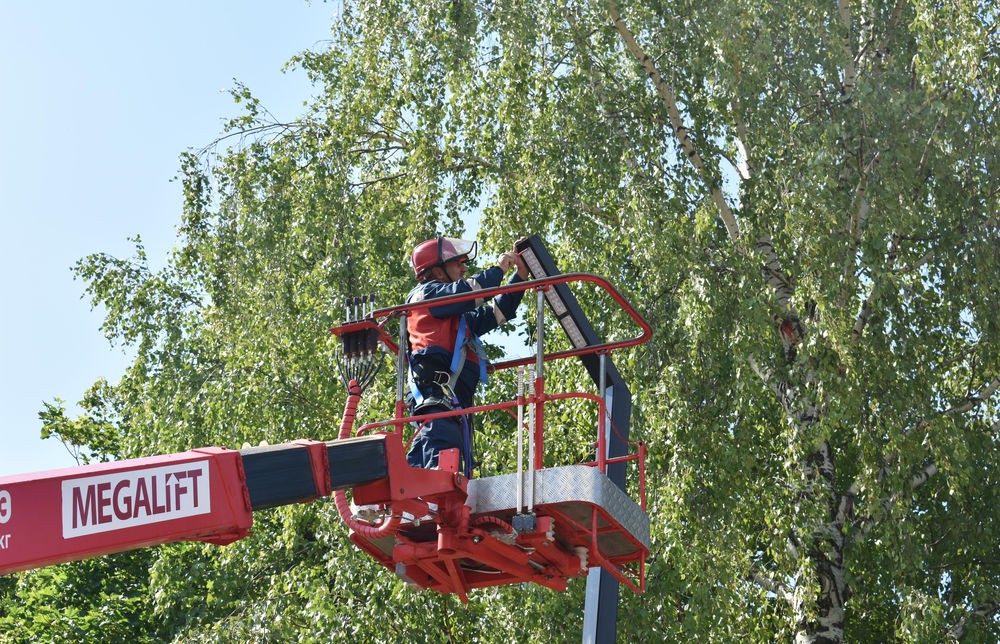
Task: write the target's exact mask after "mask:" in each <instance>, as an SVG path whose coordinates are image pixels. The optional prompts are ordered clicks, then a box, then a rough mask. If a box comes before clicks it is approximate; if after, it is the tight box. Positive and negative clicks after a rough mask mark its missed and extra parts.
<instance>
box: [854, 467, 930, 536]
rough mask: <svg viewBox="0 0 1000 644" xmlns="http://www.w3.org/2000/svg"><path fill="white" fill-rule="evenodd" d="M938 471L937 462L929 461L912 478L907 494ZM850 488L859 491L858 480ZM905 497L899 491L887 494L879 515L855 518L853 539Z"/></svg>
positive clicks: (866, 532) (869, 528) (864, 533)
mask: <svg viewBox="0 0 1000 644" xmlns="http://www.w3.org/2000/svg"><path fill="white" fill-rule="evenodd" d="M937 473H938V467H937V464H935V463H929V464H928V465H925V466H924V467H923V468H921V469H920V471H918V472H917V473H916V474H914V475H913V476H912V477H911V478H910V485H909V486H907V489H906V494H905V495H912V494H913V493H914V492H915V491H916V490H917V488H919V487H920V486H921V485H923V484H924V483H926V482H927V481H929V480H930V479H931V477H933V476H934V475H935V474H937ZM850 489H851V490H855V491H857V490H858V489H859V486H858V482H857V481H855V482H854V483H853V484H852V485H851V488H850ZM903 497H904V493H902V492H898V493H896V494H892V495H890V496H887V497H886V498H884V499H882V501H880V502H879V504H878V505H879V507H878V510H879V513H878V516H876V515H873V514H867V515H865V516H863V517H859V518H857V519H855V520H854V523H853V525H854V527H855V528H856V529H857V532H856V533H855V534H854V536H853V537H852V540H855V539H857V538H858V537H859V536H863V535H866V534H868V532H869V531H870V530H871V529H872V527H873V526H874V525H875V524H876V523H878V522H879V521H881V520H882V517H883V516H884V515H885V514H887V513H889V512H890V511H891V510H892V508H893V506H895V505H896V504H897V503H899V502H900V501H901V500H902V499H903Z"/></svg>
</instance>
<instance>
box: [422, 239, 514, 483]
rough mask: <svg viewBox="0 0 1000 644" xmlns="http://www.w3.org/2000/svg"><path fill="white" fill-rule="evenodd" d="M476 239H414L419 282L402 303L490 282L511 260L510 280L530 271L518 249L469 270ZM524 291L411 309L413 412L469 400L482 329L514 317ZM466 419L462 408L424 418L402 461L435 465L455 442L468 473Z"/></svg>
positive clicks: (482, 368) (481, 377) (482, 372)
mask: <svg viewBox="0 0 1000 644" xmlns="http://www.w3.org/2000/svg"><path fill="white" fill-rule="evenodd" d="M477 247H478V243H477V242H475V241H466V240H462V239H452V238H449V237H440V236H439V237H436V238H435V239H428V240H427V241H425V242H422V243H420V244H418V245H417V246H416V248H414V249H413V255H412V256H411V258H410V263H411V265H412V266H413V271H414V273H415V274H416V278H417V280H418V283H417V285H416V287H415V288H414V289H413V290H412V291H410V294H409V295H408V296H407V298H406V301H407V303H409V304H413V303H416V302H423V301H426V300H431V299H435V298H440V297H445V296H448V295H456V294H458V293H469V292H471V291H477V290H480V289H485V288H494V287H497V286H500V284H501V282H502V280H503V277H504V275H506V274H507V273H508V272H509V271H510V270H511V269H512V268H516V269H517V270H516V272H515V273H514V274H513V275H511V277H510V279H509V280H508V283H510V284H515V283H517V282H521V281H524V280H526V279H528V267H527V265H526V264H525V263H524V260H523V259H522V258H521V256H520V255H519V254H518V253H517V251H516V250H511V251H508V252H505V253H503V254H502V255H500V257H499V258H498V259H497V263H496V265H495V266H491V267H489V268H487V269H485V270H483V271H482V272H479V273H476V274H475V275H473V276H472V277H466V273H467V272H468V270H469V266H468V263H469V262H471V261H472V260H474V259H475V258H476V251H477ZM522 295H523V292H522V291H517V292H513V293H504V294H502V295H498V296H497V297H495V298H493V301H492V302H491V303H484V301H483V300H482V299H477V300H466V301H464V302H456V303H451V304H444V305H442V306H432V307H430V308H424V309H420V310H416V311H412V312H410V314H409V317H408V318H407V321H406V329H407V334H408V336H409V348H410V350H409V360H410V378H411V387H410V388H411V395H412V398H413V400H412V406H411V411H412V412H413V414H414V415H420V414H431V413H435V412H442V411H448V410H454V409H459V408H461V409H467V408H469V407H471V406H472V405H473V399H474V397H475V393H476V389H477V387H478V385H479V383H481V382H486V365H487V360H486V356H485V355H484V353H483V351H482V345H481V344H480V342H479V336H481V335H483V334H484V333H487V332H489V331H492V330H493V329H496V328H497V327H499V326H501V325H502V324H504V323H505V322H508V321H510V320H512V319H514V316H515V314H516V311H517V307H518V305H519V304H520V303H521V297H522ZM471 422H472V421H471V419H470V418H468V417H467V416H451V417H447V418H438V419H436V420H432V421H430V422H428V423H426V424H424V425H423V427H422V428H421V429H420V431H419V432H418V433H417V436H416V437H415V438H414V439H413V444H412V446H411V448H410V451H409V452H408V453H407V456H406V460H407V462H408V463H409V464H410V465H411V466H413V467H423V468H431V467H437V464H438V453H439V452H440V451H441V450H443V449H449V448H454V447H457V448H460V453H461V455H462V460H463V462H464V471H465V473H466V475H467V476H469V475H471V470H472V467H473V462H472V425H471Z"/></svg>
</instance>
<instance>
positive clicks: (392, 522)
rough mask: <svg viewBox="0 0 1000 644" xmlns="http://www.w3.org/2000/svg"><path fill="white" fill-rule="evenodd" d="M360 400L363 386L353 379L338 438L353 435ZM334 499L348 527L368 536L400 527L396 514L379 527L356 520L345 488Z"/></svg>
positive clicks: (375, 536) (392, 531)
mask: <svg viewBox="0 0 1000 644" xmlns="http://www.w3.org/2000/svg"><path fill="white" fill-rule="evenodd" d="M359 402H361V386H360V385H359V384H358V381H357V380H351V382H350V384H348V385H347V403H346V404H345V405H344V419H343V421H341V423H340V434H339V435H338V436H337V439H338V440H344V439H345V438H350V437H351V430H353V429H354V418H355V417H356V416H357V413H358V403H359ZM333 500H334V502H335V503H336V504H337V512H338V513H339V514H340V518H341V519H342V520H343V521H344V523H346V524H347V527H348V528H350V529H351V530H353V531H354V532H356V533H358V534H360V535H362V536H364V537H366V538H369V539H378V538H380V537H386V536H389V535H391V534H395V533H396V530H398V529H399V521H400V517H399V516H395V515H394V516H390V517H389V518H388V519H387V520H386V521H385V522H383V523H382V525H379V526H377V527H376V526H370V525H368V524H366V523H361V522H360V521H356V520H355V519H354V517H353V516H351V504H350V502H349V501H348V500H347V492H346V491H345V490H336V491H335V492H334V493H333Z"/></svg>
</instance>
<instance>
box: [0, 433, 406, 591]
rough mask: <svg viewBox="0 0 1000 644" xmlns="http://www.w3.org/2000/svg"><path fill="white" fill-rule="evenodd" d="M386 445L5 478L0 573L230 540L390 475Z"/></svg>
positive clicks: (366, 442) (208, 454)
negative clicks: (268, 511)
mask: <svg viewBox="0 0 1000 644" xmlns="http://www.w3.org/2000/svg"><path fill="white" fill-rule="evenodd" d="M385 454H386V448H385V439H384V437H382V436H371V437H366V438H357V439H351V440H346V441H331V442H327V443H323V442H318V441H296V442H294V443H288V444H283V445H274V446H263V447H252V448H248V449H243V450H228V449H222V448H218V447H207V448H204V449H195V450H191V451H188V452H183V453H180V454H169V455H166V456H153V457H149V458H140V459H133V460H125V461H118V462H114V463H101V464H97V465H87V466H83V467H75V468H68V469H61V470H52V471H49V472H42V473H39V474H25V475H18V476H7V477H0V575H5V574H9V573H13V572H17V571H20V570H27V569H31V568H41V567H44V566H50V565H53V564H57V563H62V562H66V561H76V560H79V559H86V558H89V557H96V556H100V555H107V554H112V553H116V552H123V551H126V550H134V549H136V548H142V547H146V546H154V545H159V544H163V543H169V542H174V541H205V542H208V543H215V544H227V543H231V542H233V541H236V540H237V539H241V538H243V537H245V536H247V535H248V534H250V526H251V523H252V516H251V512H252V511H253V510H259V509H262V508H268V507H273V506H277V505H286V504H290V503H298V502H304V501H310V500H313V499H316V498H319V497H321V496H327V495H329V494H330V493H331V492H332V491H333V490H337V489H346V488H350V487H354V486H357V485H362V484H364V483H368V482H371V481H375V480H378V479H380V478H383V477H385V475H386V472H387V466H386V457H385Z"/></svg>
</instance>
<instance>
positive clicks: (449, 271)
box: [444, 259, 469, 282]
mask: <svg viewBox="0 0 1000 644" xmlns="http://www.w3.org/2000/svg"><path fill="white" fill-rule="evenodd" d="M468 270H469V269H468V267H467V266H466V265H465V262H464V261H462V260H455V259H453V260H452V261H450V262H445V264H444V273H445V275H447V276H448V281H449V282H457V281H458V280H460V279H462V277H464V276H465V273H466V272H467V271H468Z"/></svg>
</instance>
